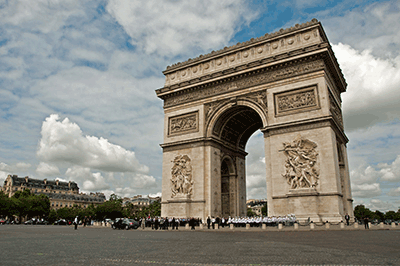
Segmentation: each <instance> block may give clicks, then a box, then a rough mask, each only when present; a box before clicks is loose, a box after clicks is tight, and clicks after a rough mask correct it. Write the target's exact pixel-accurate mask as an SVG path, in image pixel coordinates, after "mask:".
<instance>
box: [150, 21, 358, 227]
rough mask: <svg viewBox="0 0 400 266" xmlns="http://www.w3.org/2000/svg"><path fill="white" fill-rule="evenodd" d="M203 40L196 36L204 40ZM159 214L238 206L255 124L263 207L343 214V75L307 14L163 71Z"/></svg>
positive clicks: (235, 210) (224, 212)
mask: <svg viewBox="0 0 400 266" xmlns="http://www.w3.org/2000/svg"><path fill="white" fill-rule="evenodd" d="M205 41H206V40H205ZM163 73H164V75H165V78H166V79H165V85H164V87H163V88H161V89H158V90H156V93H157V96H158V97H160V98H161V99H163V100H164V113H165V119H164V143H163V144H161V146H162V148H163V172H162V175H163V177H162V202H161V203H162V207H161V213H162V214H161V215H162V216H167V217H172V216H174V217H200V218H202V219H203V220H204V219H205V218H206V217H207V216H215V217H216V216H219V217H221V216H224V217H227V216H245V215H246V170H245V158H246V155H247V153H246V152H245V146H246V143H247V140H248V139H249V137H250V136H251V135H252V134H253V133H254V132H255V131H257V130H261V131H262V132H263V134H264V151H265V164H266V182H267V195H266V196H267V201H268V215H269V216H283V215H286V214H289V213H294V214H296V217H297V218H298V219H299V220H303V219H307V218H308V217H310V218H311V219H312V220H313V221H314V222H318V221H340V220H343V216H344V215H345V213H349V215H350V216H353V207H352V198H351V190H350V179H349V169H348V161H347V151H346V143H347V142H348V139H347V137H346V135H345V134H344V129H343V119H342V110H341V97H340V95H341V93H343V92H345V91H346V86H347V84H346V81H345V79H344V77H343V74H342V72H341V70H340V68H339V65H338V63H337V60H336V58H335V56H334V53H333V51H332V48H331V46H330V44H329V41H328V39H327V37H326V34H325V32H324V30H323V28H322V26H321V23H320V22H318V21H317V20H316V19H313V20H312V21H310V22H307V23H304V24H301V25H298V24H297V25H296V26H294V27H291V28H288V29H281V30H280V31H278V32H275V33H272V34H266V35H265V36H262V37H260V38H256V39H251V40H249V41H247V42H244V43H238V44H236V45H234V46H231V47H225V48H224V49H222V50H219V51H213V52H211V53H209V54H207V55H201V56H199V57H197V58H195V59H189V60H187V61H186V62H183V63H177V64H175V65H172V66H168V67H167V69H166V70H165V71H164V72H163Z"/></svg>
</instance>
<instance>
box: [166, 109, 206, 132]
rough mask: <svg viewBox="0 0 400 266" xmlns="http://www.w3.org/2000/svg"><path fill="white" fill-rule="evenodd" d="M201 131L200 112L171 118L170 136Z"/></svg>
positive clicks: (169, 124)
mask: <svg viewBox="0 0 400 266" xmlns="http://www.w3.org/2000/svg"><path fill="white" fill-rule="evenodd" d="M198 130H199V112H193V113H189V114H184V115H179V116H174V117H170V118H169V122H168V134H169V135H173V134H186V133H191V132H196V131H198Z"/></svg>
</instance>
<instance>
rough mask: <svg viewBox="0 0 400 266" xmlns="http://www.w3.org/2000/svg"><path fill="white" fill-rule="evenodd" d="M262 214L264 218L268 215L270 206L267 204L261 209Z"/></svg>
mask: <svg viewBox="0 0 400 266" xmlns="http://www.w3.org/2000/svg"><path fill="white" fill-rule="evenodd" d="M261 214H262V216H267V215H268V204H267V203H265V204H264V206H263V207H262V208H261Z"/></svg>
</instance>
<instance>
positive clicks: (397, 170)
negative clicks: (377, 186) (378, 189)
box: [378, 155, 400, 182]
mask: <svg viewBox="0 0 400 266" xmlns="http://www.w3.org/2000/svg"><path fill="white" fill-rule="evenodd" d="M378 167H379V168H381V170H380V173H381V174H382V180H385V181H392V182H398V181H400V155H398V156H397V158H396V160H394V161H393V162H392V163H391V164H387V163H381V164H378Z"/></svg>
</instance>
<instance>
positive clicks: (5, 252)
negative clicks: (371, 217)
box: [0, 225, 400, 265]
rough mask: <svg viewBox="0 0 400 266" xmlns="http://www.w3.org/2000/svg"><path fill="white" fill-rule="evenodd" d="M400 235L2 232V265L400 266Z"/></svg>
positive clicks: (18, 229) (24, 229)
mask: <svg viewBox="0 0 400 266" xmlns="http://www.w3.org/2000/svg"><path fill="white" fill-rule="evenodd" d="M399 240H400V230H329V231H328V230H325V231H324V230H319V231H281V232H278V231H277V230H276V231H262V230H248V231H243V230H242V231H240V230H226V229H225V230H194V231H191V230H184V229H180V230H178V231H173V232H172V231H171V230H169V231H152V230H143V229H138V230H129V231H127V230H112V229H111V228H108V227H86V228H82V227H80V228H79V229H78V230H76V231H75V230H73V227H70V226H41V225H39V226H24V225H4V226H0V250H1V257H0V265H400V241H399Z"/></svg>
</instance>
